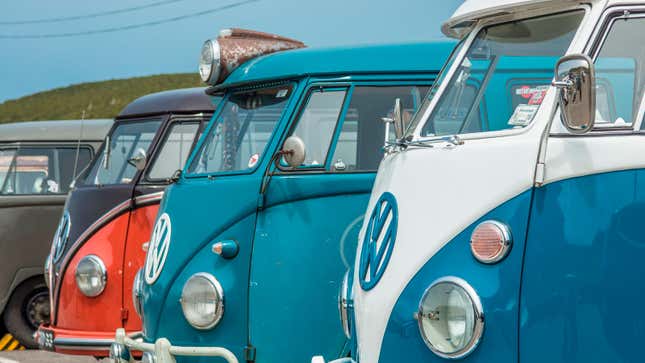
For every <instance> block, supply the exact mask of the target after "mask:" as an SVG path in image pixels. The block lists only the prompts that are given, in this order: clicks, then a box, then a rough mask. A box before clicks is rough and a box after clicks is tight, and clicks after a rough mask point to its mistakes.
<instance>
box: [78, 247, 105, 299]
mask: <svg viewBox="0 0 645 363" xmlns="http://www.w3.org/2000/svg"><path fill="white" fill-rule="evenodd" d="M106 283H107V269H106V268H105V264H104V263H103V261H101V259H100V258H99V257H98V256H96V255H87V256H85V257H83V258H82V259H81V260H80V261H79V262H78V265H77V266H76V286H78V289H79V290H81V292H82V293H83V295H85V296H87V297H95V296H99V295H100V294H101V293H102V292H103V290H105V285H106Z"/></svg>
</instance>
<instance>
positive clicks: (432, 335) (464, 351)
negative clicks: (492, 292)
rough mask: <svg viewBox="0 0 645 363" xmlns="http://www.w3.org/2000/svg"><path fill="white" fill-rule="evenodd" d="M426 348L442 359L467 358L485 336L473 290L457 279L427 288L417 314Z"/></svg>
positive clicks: (482, 319) (482, 317)
mask: <svg viewBox="0 0 645 363" xmlns="http://www.w3.org/2000/svg"><path fill="white" fill-rule="evenodd" d="M417 319H418V322H419V330H420V331H421V336H422V337H423V340H424V341H425V343H426V345H427V346H428V348H430V350H432V351H433V352H434V353H435V354H437V355H438V356H440V357H443V358H452V359H455V358H462V357H465V356H467V355H468V354H470V353H471V352H472V351H473V350H474V349H475V348H476V347H477V344H478V343H479V340H480V339H481V336H482V334H483V332H484V314H483V310H482V306H481V302H480V300H479V296H478V295H477V293H476V292H475V290H474V289H473V288H472V287H471V286H470V285H469V284H468V283H467V282H466V281H464V280H462V279H460V278H457V277H444V278H441V279H439V280H437V281H435V282H433V283H432V285H430V287H429V288H428V290H426V292H425V294H423V298H421V302H420V303H419V312H418V313H417Z"/></svg>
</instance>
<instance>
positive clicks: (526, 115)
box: [508, 105, 540, 126]
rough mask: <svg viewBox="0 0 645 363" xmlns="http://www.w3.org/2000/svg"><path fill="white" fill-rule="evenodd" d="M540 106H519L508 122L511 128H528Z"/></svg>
mask: <svg viewBox="0 0 645 363" xmlns="http://www.w3.org/2000/svg"><path fill="white" fill-rule="evenodd" d="M539 107H540V106H539V105H517V107H516V108H515V112H513V115H512V116H511V118H510V119H509V120H508V124H509V125H511V126H526V125H528V124H530V123H531V121H533V116H535V113H536V112H537V110H538V108H539Z"/></svg>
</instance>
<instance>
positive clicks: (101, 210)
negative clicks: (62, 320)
mask: <svg viewBox="0 0 645 363" xmlns="http://www.w3.org/2000/svg"><path fill="white" fill-rule="evenodd" d="M131 195H132V186H129V185H128V186H123V185H115V186H104V187H94V186H92V187H79V188H75V189H73V190H72V191H71V192H70V193H69V194H68V196H67V200H66V201H65V208H64V210H63V217H62V218H61V222H60V223H59V228H58V229H57V231H56V235H55V236H54V237H53V241H52V249H51V256H52V261H51V267H50V268H51V278H52V281H51V282H52V284H51V286H52V288H53V295H54V296H57V293H58V289H59V287H60V286H59V285H60V282H61V281H60V279H61V278H62V276H64V274H65V269H66V268H67V264H68V263H69V261H71V259H72V258H73V256H74V253H75V252H76V251H77V250H78V248H79V247H80V246H81V245H82V243H83V242H84V241H85V240H86V239H87V238H88V237H89V236H90V234H91V233H92V232H93V231H95V230H96V229H97V228H98V227H100V224H101V221H109V219H110V218H111V217H110V216H112V217H114V216H116V215H118V214H120V213H123V212H125V211H127V210H129V208H130V203H131ZM65 224H67V226H65ZM54 256H57V257H58V258H56V259H54V258H53V257H54ZM56 300H57V299H53V303H54V306H52V311H53V312H55V311H56V309H55V303H56Z"/></svg>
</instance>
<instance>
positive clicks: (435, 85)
mask: <svg viewBox="0 0 645 363" xmlns="http://www.w3.org/2000/svg"><path fill="white" fill-rule="evenodd" d="M466 39H468V35H466V36H464V38H463V39H462V40H461V41H460V42H459V43H458V44H457V46H456V47H455V48H454V49H453V50H452V53H451V54H450V57H449V58H448V60H447V61H446V63H445V64H444V65H443V67H442V68H441V72H439V76H438V77H437V79H435V81H434V82H433V83H432V87H430V90H429V91H428V92H427V94H426V96H425V100H424V102H423V103H422V104H421V107H420V108H419V109H418V110H417V111H416V112H415V113H414V116H413V117H412V120H411V121H410V124H409V125H408V126H407V128H406V136H408V135H411V134H413V133H414V130H415V129H416V128H417V125H418V124H419V122H420V121H421V120H422V119H423V115H425V113H426V111H427V110H428V107H430V101H431V100H432V98H433V97H434V95H435V94H436V93H437V90H438V89H439V86H440V85H441V83H443V81H444V79H445V78H446V75H447V74H448V71H449V70H450V68H451V67H452V65H453V63H455V59H457V56H458V55H459V52H461V48H463V47H464V43H465V42H466Z"/></svg>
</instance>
